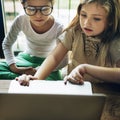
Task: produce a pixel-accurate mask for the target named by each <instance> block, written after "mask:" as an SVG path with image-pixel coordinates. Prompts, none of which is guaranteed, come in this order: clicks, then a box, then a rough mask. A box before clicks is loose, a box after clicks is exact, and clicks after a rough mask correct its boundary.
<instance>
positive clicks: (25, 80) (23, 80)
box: [15, 74, 38, 86]
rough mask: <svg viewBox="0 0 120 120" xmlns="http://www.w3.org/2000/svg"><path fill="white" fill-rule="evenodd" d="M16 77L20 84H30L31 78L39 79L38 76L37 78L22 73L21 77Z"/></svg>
mask: <svg viewBox="0 0 120 120" xmlns="http://www.w3.org/2000/svg"><path fill="white" fill-rule="evenodd" d="M15 79H16V81H18V82H19V84H20V85H22V86H29V81H30V80H37V79H38V78H36V77H34V76H32V75H26V74H23V75H21V76H19V77H16V78H15Z"/></svg>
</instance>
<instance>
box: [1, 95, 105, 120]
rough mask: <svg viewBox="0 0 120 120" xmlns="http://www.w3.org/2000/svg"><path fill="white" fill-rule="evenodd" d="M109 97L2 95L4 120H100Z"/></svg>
mask: <svg viewBox="0 0 120 120" xmlns="http://www.w3.org/2000/svg"><path fill="white" fill-rule="evenodd" d="M105 98H106V96H105V95H102V94H93V95H63V94H26V93H1V94H0V120H100V116H101V114H102V110H103V107H104V102H105Z"/></svg>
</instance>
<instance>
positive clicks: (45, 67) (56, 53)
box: [16, 42, 68, 86]
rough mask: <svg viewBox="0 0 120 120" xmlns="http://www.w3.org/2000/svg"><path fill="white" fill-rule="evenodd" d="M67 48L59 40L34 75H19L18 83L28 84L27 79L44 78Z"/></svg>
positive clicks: (59, 60)
mask: <svg viewBox="0 0 120 120" xmlns="http://www.w3.org/2000/svg"><path fill="white" fill-rule="evenodd" d="M67 52H68V50H67V49H66V48H65V47H64V46H63V44H62V43H61V42H60V43H59V44H58V45H57V47H56V48H55V49H54V50H53V51H52V52H51V54H50V55H49V56H48V57H47V58H46V59H45V61H44V62H43V63H42V65H41V66H40V67H39V69H38V70H37V72H36V73H35V75H34V76H31V75H28V76H27V75H25V74H23V75H21V76H19V77H18V78H16V80H18V82H19V83H20V85H24V86H29V80H38V79H39V80H44V79H45V78H46V77H47V76H48V75H49V74H50V73H51V72H52V71H53V70H54V69H55V68H56V67H57V65H58V64H59V63H60V62H61V60H62V59H63V58H64V56H65V55H66V53H67Z"/></svg>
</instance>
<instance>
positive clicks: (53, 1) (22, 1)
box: [20, 0, 55, 5]
mask: <svg viewBox="0 0 120 120" xmlns="http://www.w3.org/2000/svg"><path fill="white" fill-rule="evenodd" d="M20 1H21V3H22V4H24V3H25V2H27V0H20ZM49 1H50V2H51V3H52V5H54V3H55V0H49Z"/></svg>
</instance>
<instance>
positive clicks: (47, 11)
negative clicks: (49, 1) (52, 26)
mask: <svg viewBox="0 0 120 120" xmlns="http://www.w3.org/2000/svg"><path fill="white" fill-rule="evenodd" d="M51 12H52V7H42V8H41V13H42V14H43V15H50V14H51Z"/></svg>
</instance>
